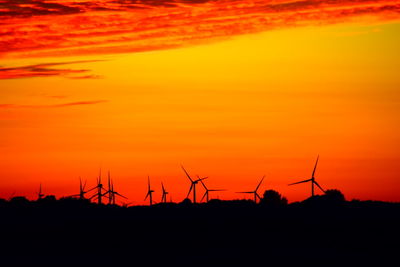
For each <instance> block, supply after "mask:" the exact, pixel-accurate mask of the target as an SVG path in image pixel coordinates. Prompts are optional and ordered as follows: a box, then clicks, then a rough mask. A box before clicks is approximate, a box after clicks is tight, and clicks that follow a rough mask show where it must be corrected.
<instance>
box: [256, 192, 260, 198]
mask: <svg viewBox="0 0 400 267" xmlns="http://www.w3.org/2000/svg"><path fill="white" fill-rule="evenodd" d="M256 196H257V197H258V199H259V200H261V197H260V195H259V194H258V193H257V192H256Z"/></svg>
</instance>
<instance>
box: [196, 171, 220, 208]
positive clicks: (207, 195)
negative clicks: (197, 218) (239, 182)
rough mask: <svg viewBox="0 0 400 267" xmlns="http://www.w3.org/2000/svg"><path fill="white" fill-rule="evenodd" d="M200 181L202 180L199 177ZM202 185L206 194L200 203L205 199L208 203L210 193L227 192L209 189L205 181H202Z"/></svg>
mask: <svg viewBox="0 0 400 267" xmlns="http://www.w3.org/2000/svg"><path fill="white" fill-rule="evenodd" d="M197 178H198V179H200V177H199V176H197ZM200 182H201V184H202V185H203V187H204V189H205V190H206V192H205V193H204V195H203V197H202V198H201V200H200V202H201V201H203V199H204V198H206V201H207V202H208V200H209V199H208V197H209V192H217V191H225V189H208V188H207V186H206V184H205V183H204V182H203V180H201V179H200Z"/></svg>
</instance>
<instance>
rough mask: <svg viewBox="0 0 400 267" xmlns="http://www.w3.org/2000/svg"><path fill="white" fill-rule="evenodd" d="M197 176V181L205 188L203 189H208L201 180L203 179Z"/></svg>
mask: <svg viewBox="0 0 400 267" xmlns="http://www.w3.org/2000/svg"><path fill="white" fill-rule="evenodd" d="M197 178H198V181H200V183H201V184H202V185H203V187H204V189H205V190H208V188H207V186H206V184H205V183H204V182H203V180H202V179H200V177H199V176H197Z"/></svg>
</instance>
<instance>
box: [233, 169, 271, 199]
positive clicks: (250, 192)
mask: <svg viewBox="0 0 400 267" xmlns="http://www.w3.org/2000/svg"><path fill="white" fill-rule="evenodd" d="M264 178H265V175H264V176H263V177H262V178H261V181H260V182H259V183H258V185H257V187H256V190H254V191H245V192H236V193H243V194H254V202H255V203H257V198H258V199H260V200H261V197H260V195H259V194H258V193H257V190H258V189H259V188H260V185H261V183H262V181H263V180H264Z"/></svg>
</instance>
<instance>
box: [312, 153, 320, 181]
mask: <svg viewBox="0 0 400 267" xmlns="http://www.w3.org/2000/svg"><path fill="white" fill-rule="evenodd" d="M318 160H319V155H318V157H317V161H316V162H315V165H314V170H313V172H312V175H311V178H314V174H315V170H316V169H317V165H318Z"/></svg>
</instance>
